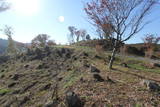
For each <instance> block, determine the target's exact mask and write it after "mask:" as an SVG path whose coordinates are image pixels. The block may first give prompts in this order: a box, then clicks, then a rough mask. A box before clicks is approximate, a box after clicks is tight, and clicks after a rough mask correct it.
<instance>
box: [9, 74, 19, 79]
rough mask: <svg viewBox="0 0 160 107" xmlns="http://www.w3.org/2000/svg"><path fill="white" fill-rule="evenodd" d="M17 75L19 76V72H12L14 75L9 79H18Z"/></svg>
mask: <svg viewBox="0 0 160 107" xmlns="http://www.w3.org/2000/svg"><path fill="white" fill-rule="evenodd" d="M19 77H20V75H19V74H14V75H13V76H12V77H11V79H13V80H18V79H19Z"/></svg>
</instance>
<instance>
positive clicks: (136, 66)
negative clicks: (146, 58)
mask: <svg viewBox="0 0 160 107" xmlns="http://www.w3.org/2000/svg"><path fill="white" fill-rule="evenodd" d="M128 66H129V67H130V68H133V69H136V70H141V71H146V72H155V73H160V69H149V68H147V67H145V66H142V65H140V64H128Z"/></svg>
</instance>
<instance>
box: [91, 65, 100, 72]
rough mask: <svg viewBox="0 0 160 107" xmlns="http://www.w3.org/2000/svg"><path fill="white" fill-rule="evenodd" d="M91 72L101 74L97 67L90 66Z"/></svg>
mask: <svg viewBox="0 0 160 107" xmlns="http://www.w3.org/2000/svg"><path fill="white" fill-rule="evenodd" d="M90 71H91V72H92V73H100V70H99V69H98V68H96V67H95V66H92V65H91V66H90Z"/></svg>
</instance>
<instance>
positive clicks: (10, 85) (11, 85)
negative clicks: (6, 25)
mask: <svg viewBox="0 0 160 107" xmlns="http://www.w3.org/2000/svg"><path fill="white" fill-rule="evenodd" d="M16 84H17V83H16V82H13V83H10V84H9V85H8V88H11V87H13V86H15V85H16Z"/></svg>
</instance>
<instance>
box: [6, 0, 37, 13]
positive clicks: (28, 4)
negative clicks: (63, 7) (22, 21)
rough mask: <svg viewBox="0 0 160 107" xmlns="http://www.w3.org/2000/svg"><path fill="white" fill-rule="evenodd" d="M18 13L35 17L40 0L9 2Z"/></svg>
mask: <svg viewBox="0 0 160 107" xmlns="http://www.w3.org/2000/svg"><path fill="white" fill-rule="evenodd" d="M9 2H10V3H11V4H12V8H13V9H14V11H15V12H16V13H20V14H22V15H34V14H36V13H37V12H38V10H39V0H9Z"/></svg>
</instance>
